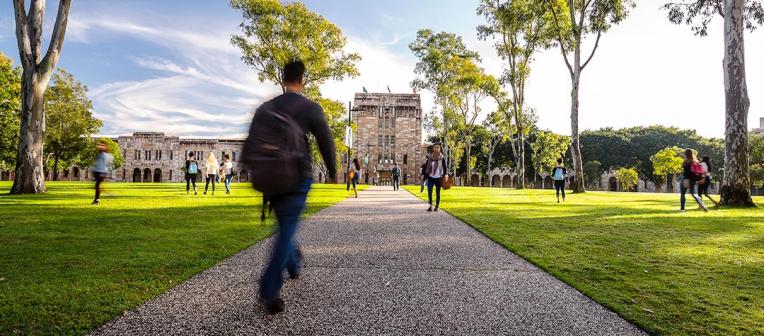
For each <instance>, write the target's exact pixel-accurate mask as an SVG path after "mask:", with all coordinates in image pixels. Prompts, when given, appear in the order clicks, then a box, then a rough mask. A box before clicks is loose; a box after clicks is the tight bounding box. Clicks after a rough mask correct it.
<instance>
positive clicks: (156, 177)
mask: <svg viewBox="0 0 764 336" xmlns="http://www.w3.org/2000/svg"><path fill="white" fill-rule="evenodd" d="M154 182H162V170H161V169H159V168H157V169H154Z"/></svg>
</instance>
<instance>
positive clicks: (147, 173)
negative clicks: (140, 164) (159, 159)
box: [143, 168, 151, 182]
mask: <svg viewBox="0 0 764 336" xmlns="http://www.w3.org/2000/svg"><path fill="white" fill-rule="evenodd" d="M143 182H151V169H149V168H146V169H144V170H143Z"/></svg>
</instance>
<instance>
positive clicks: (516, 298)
mask: <svg viewBox="0 0 764 336" xmlns="http://www.w3.org/2000/svg"><path fill="white" fill-rule="evenodd" d="M425 209H426V205H425V203H423V202H422V201H421V200H419V199H417V198H416V197H414V196H413V195H411V194H409V193H408V192H406V191H398V192H393V191H390V190H389V188H382V187H376V188H370V189H368V190H367V191H364V192H362V193H361V194H360V197H359V198H357V199H355V198H351V199H348V200H346V201H343V202H342V203H340V204H337V205H335V206H332V207H329V208H326V209H324V210H322V211H320V212H318V213H316V214H314V215H313V216H312V217H310V218H309V219H308V220H306V221H305V222H304V223H303V225H302V228H301V232H300V234H299V236H300V238H299V240H300V242H301V244H302V248H303V251H304V253H305V269H304V271H303V275H302V277H301V278H300V279H298V280H287V281H286V283H285V286H284V290H283V293H282V295H283V299H284V301H285V302H286V311H285V312H284V313H282V314H279V315H276V316H268V315H266V314H265V312H264V310H263V309H262V307H261V306H260V305H259V304H257V302H256V301H255V298H256V293H257V289H258V288H257V279H258V277H259V275H260V272H261V270H262V268H263V264H264V261H265V259H266V257H267V254H268V252H269V249H270V245H271V240H270V239H269V240H266V241H264V242H262V243H259V244H257V245H254V246H252V247H250V248H248V249H246V250H244V251H242V252H241V253H239V254H237V255H235V256H233V257H231V258H229V259H227V260H225V261H223V262H222V263H221V264H219V265H217V266H215V267H212V268H210V269H209V270H207V271H205V272H202V273H200V274H198V275H197V276H195V277H193V278H192V279H190V280H188V281H187V282H185V283H183V284H181V285H179V286H178V287H176V288H174V289H172V290H170V291H168V292H167V293H164V294H162V295H160V296H159V297H157V298H155V299H153V300H151V301H149V302H147V303H146V304H144V305H142V306H140V307H138V308H136V309H135V310H132V311H130V312H128V313H126V314H124V315H122V316H119V317H117V318H115V319H114V320H112V321H111V322H109V323H107V324H106V325H104V326H103V327H101V328H99V329H98V330H96V331H94V332H93V335H282V334H283V335H286V334H290V335H296V334H299V335H410V334H418V335H423V334H426V335H435V334H437V335H444V334H450V335H644V333H643V332H642V331H641V330H639V329H638V328H636V327H635V326H633V325H631V324H630V323H628V322H626V321H625V320H623V319H622V318H620V317H619V316H617V315H616V314H614V313H612V312H610V311H609V310H607V309H605V308H603V307H602V306H600V305H599V304H597V303H596V302H594V301H592V300H590V299H588V298H587V297H585V296H583V295H582V294H580V293H579V292H578V291H576V290H575V289H573V288H571V287H570V286H568V285H566V284H564V283H562V282H561V281H559V280H557V279H556V278H554V277H552V276H551V275H549V274H547V273H545V272H543V271H542V270H540V269H539V268H537V267H536V266H533V265H532V264H530V263H528V262H526V261H525V260H523V259H521V258H520V257H518V256H516V255H515V254H513V253H511V252H509V251H507V250H506V249H504V248H503V247H501V246H499V245H497V244H496V243H494V242H492V241H491V240H489V239H488V238H486V237H484V236H483V235H482V234H480V233H478V232H477V231H475V230H474V229H472V228H471V227H469V226H467V225H466V224H464V223H463V222H461V221H459V220H458V219H456V218H454V217H452V216H450V215H448V214H447V213H444V212H437V213H427V212H425Z"/></svg>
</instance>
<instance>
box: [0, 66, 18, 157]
mask: <svg viewBox="0 0 764 336" xmlns="http://www.w3.org/2000/svg"><path fill="white" fill-rule="evenodd" d="M20 113H21V69H20V68H18V67H14V66H13V61H12V60H11V59H10V58H8V57H6V56H5V55H4V54H3V53H2V52H0V169H2V170H10V169H12V168H13V166H14V165H15V164H16V151H17V150H18V148H19V128H20V126H21V119H20V117H19V116H20Z"/></svg>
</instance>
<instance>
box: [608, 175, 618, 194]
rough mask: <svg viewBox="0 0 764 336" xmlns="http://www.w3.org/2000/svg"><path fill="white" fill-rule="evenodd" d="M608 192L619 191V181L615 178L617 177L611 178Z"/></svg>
mask: <svg viewBox="0 0 764 336" xmlns="http://www.w3.org/2000/svg"><path fill="white" fill-rule="evenodd" d="M607 185H608V190H610V191H618V179H617V178H615V176H611V177H610V178H609V179H608V183H607Z"/></svg>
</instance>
